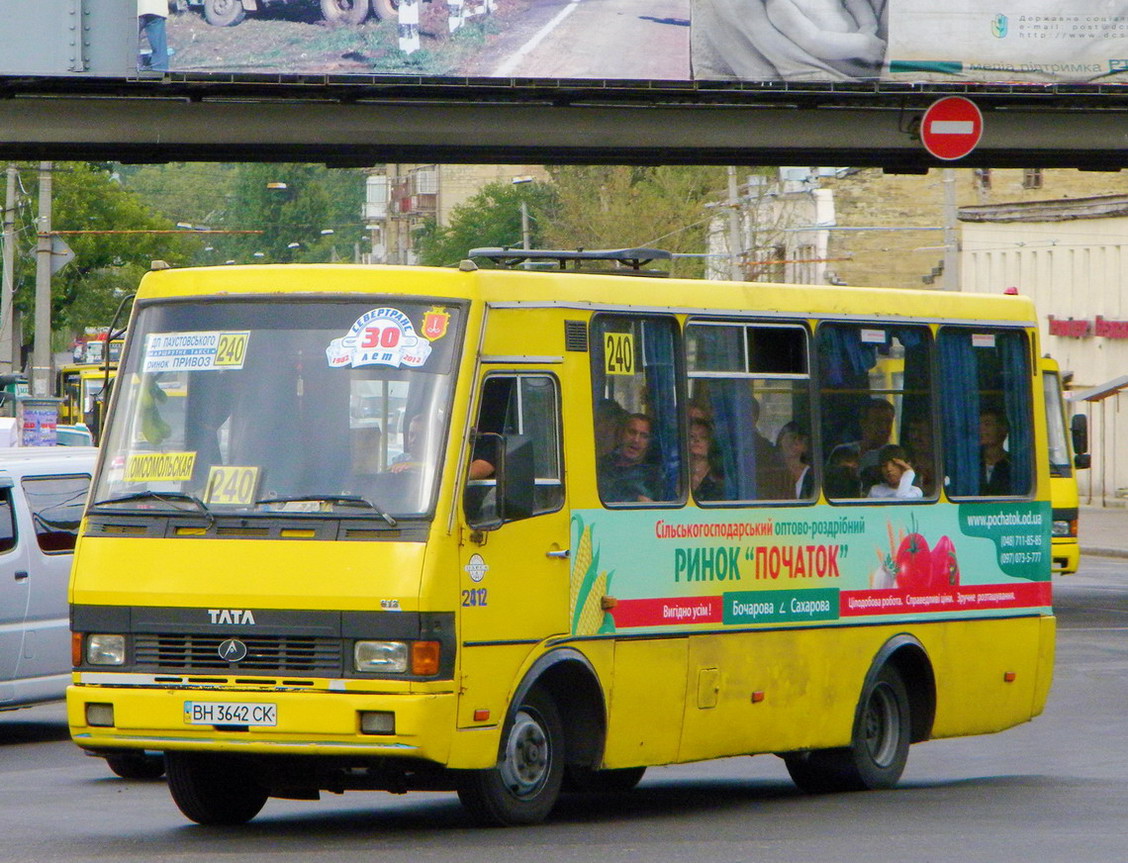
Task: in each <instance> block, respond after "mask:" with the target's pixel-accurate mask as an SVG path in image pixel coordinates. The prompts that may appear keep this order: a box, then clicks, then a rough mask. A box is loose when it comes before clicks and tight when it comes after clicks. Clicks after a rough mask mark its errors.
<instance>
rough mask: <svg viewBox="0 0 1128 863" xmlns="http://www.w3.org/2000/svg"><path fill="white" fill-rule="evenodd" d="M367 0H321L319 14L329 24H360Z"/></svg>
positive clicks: (365, 12)
mask: <svg viewBox="0 0 1128 863" xmlns="http://www.w3.org/2000/svg"><path fill="white" fill-rule="evenodd" d="M368 2H369V0H321V16H322V17H323V18H324V19H325V20H326V21H328V22H329V23H330V24H361V23H363V22H364V19H365V18H367V17H368Z"/></svg>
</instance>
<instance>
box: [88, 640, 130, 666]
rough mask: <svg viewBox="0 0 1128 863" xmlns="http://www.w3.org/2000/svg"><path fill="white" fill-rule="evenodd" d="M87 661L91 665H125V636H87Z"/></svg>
mask: <svg viewBox="0 0 1128 863" xmlns="http://www.w3.org/2000/svg"><path fill="white" fill-rule="evenodd" d="M86 661H87V662H88V663H89V664H90V665H125V636H124V635H88V636H86Z"/></svg>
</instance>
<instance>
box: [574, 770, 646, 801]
mask: <svg viewBox="0 0 1128 863" xmlns="http://www.w3.org/2000/svg"><path fill="white" fill-rule="evenodd" d="M644 773H646V768H645V767H621V768H618V769H615V770H592V769H591V768H590V767H583V766H580V765H579V764H569V765H568V766H567V767H565V768H564V790H565V791H576V792H579V793H581V794H622V793H623V792H626V791H632V790H633V789H634V787H635V786H636V785H638V783H639V782H641V781H642V777H643V774H644Z"/></svg>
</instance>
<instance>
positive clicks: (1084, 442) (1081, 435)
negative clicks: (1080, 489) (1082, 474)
mask: <svg viewBox="0 0 1128 863" xmlns="http://www.w3.org/2000/svg"><path fill="white" fill-rule="evenodd" d="M1069 433H1070V435H1071V436H1072V438H1073V452H1074V453H1075V455H1074V456H1073V465H1074V467H1077V468H1082V469H1083V468H1087V467H1088V466H1089V464H1090V462H1091V461H1092V458H1091V457H1090V456H1089V418H1088V417H1087V416H1085V415H1084V414H1074V415H1073V417H1072V418H1071V419H1070V421H1069Z"/></svg>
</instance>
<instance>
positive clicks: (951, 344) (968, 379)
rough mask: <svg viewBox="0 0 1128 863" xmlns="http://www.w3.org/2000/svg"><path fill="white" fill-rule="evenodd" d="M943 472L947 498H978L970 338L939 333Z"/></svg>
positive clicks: (976, 399) (976, 409)
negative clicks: (972, 496)
mask: <svg viewBox="0 0 1128 863" xmlns="http://www.w3.org/2000/svg"><path fill="white" fill-rule="evenodd" d="M940 368H941V369H942V370H943V371H942V374H941V380H942V381H943V387H942V394H941V401H940V408H941V411H940V413H941V416H942V417H943V419H944V472H945V475H946V478H947V485H948V494H950V495H954V496H958V497H963V496H968V495H976V494H979V387H978V386H977V385H976V382H977V381H978V379H979V375H978V372H977V364H976V361H975V353H974V350H973V348H972V347H971V334H970V333H966V332H959V331H956V330H950V329H948V330H943V331H941V333H940Z"/></svg>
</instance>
